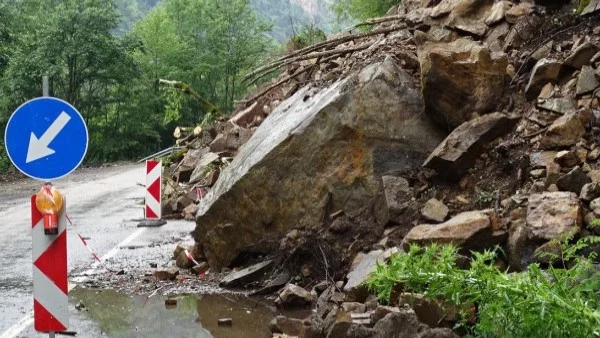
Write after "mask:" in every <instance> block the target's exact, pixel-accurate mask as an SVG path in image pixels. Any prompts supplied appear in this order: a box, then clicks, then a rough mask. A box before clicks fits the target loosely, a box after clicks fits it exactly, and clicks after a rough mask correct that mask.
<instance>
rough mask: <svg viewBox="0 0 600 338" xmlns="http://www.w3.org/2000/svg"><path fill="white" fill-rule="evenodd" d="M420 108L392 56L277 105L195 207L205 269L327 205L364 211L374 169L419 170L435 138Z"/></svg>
mask: <svg viewBox="0 0 600 338" xmlns="http://www.w3.org/2000/svg"><path fill="white" fill-rule="evenodd" d="M422 109H423V106H422V102H421V98H420V94H419V91H418V90H417V83H416V82H415V81H414V79H413V78H412V77H411V76H410V75H408V74H407V73H406V72H404V71H403V70H402V69H401V68H400V67H399V66H398V65H397V63H396V61H394V59H393V58H391V57H387V58H385V60H383V61H379V62H376V63H373V64H371V65H369V66H367V67H365V68H364V69H363V70H362V71H360V72H358V73H356V74H355V75H352V76H351V77H349V78H346V79H343V80H340V81H338V82H336V83H334V84H333V85H331V86H329V87H326V88H324V89H315V88H310V87H306V88H304V89H301V90H299V91H298V92H297V93H296V94H295V95H294V96H292V97H291V98H289V99H288V100H286V101H285V102H283V103H281V104H280V105H279V106H278V107H277V108H276V109H275V110H274V111H273V112H272V113H271V114H270V115H269V116H268V117H267V118H266V119H265V120H264V122H263V123H262V124H261V126H260V127H259V128H258V129H257V130H256V132H255V134H254V135H253V137H252V138H251V139H250V140H249V141H248V142H247V143H246V144H245V145H244V147H242V148H241V149H240V151H239V153H238V155H237V156H236V157H235V158H234V159H233V161H232V162H231V164H229V166H228V167H227V168H226V169H225V170H223V172H222V173H221V175H220V177H219V180H218V181H217V183H216V184H215V185H214V187H213V189H212V190H211V191H210V192H209V193H208V194H207V195H206V197H205V198H204V199H203V200H202V202H201V203H200V205H199V206H200V210H199V211H198V216H197V218H196V224H197V226H196V230H195V231H194V232H193V235H194V239H195V240H196V241H197V242H200V243H203V244H204V249H205V253H206V257H207V259H208V262H209V264H210V266H211V267H212V268H214V269H217V270H219V269H221V268H223V267H225V266H228V265H230V264H231V262H233V261H234V260H235V258H236V257H238V256H239V255H240V254H241V253H244V252H250V253H252V252H254V253H261V252H262V253H264V252H271V251H272V250H274V249H275V248H276V247H277V243H278V242H279V241H278V239H280V238H281V237H282V236H283V235H285V234H286V233H287V232H288V231H289V230H291V229H292V228H293V227H296V226H297V225H298V224H302V225H303V226H306V227H313V226H319V225H320V224H322V220H323V219H324V218H325V214H326V212H327V210H328V208H329V207H328V206H333V207H334V209H335V210H343V212H344V214H345V215H348V216H349V217H354V216H357V215H358V214H360V213H362V211H363V210H372V207H373V205H374V203H375V200H376V199H377V198H379V196H380V194H381V179H380V177H381V176H382V174H383V173H385V172H389V171H391V170H405V169H414V168H418V167H419V166H420V163H422V160H424V158H425V157H426V156H427V155H428V154H429V152H431V150H433V149H434V148H435V147H436V146H437V144H439V142H440V140H441V139H442V135H441V134H440V131H438V130H437V129H436V128H435V126H433V125H432V124H431V122H429V120H428V119H427V118H426V116H424V115H423V114H422ZM282 206H285V207H282Z"/></svg>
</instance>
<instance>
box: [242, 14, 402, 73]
mask: <svg viewBox="0 0 600 338" xmlns="http://www.w3.org/2000/svg"><path fill="white" fill-rule="evenodd" d="M403 28H404V27H398V26H396V27H389V28H384V29H378V30H374V31H371V32H364V33H359V34H350V35H345V36H342V37H339V38H337V39H333V40H328V41H323V42H320V43H317V44H314V45H312V46H308V47H305V48H302V49H300V50H297V51H295V52H293V53H290V54H288V55H285V56H282V57H280V58H279V59H277V60H275V61H274V62H272V63H270V64H268V65H265V66H263V67H259V68H257V69H255V70H254V71H252V72H251V73H250V74H248V75H246V76H244V78H243V79H242V81H244V82H246V81H248V80H249V79H252V78H254V77H255V76H256V75H257V74H259V73H264V72H265V71H267V70H269V69H276V67H274V65H280V64H281V63H283V62H284V61H286V60H290V59H292V60H296V59H298V57H299V56H300V55H305V54H307V53H312V52H314V51H316V50H319V49H321V48H331V47H335V46H338V45H341V44H342V43H345V42H348V41H352V40H356V39H362V38H365V37H369V36H373V35H380V34H387V33H391V32H395V31H397V30H400V29H403ZM313 54H315V53H313ZM309 55H312V54H309ZM317 57H318V56H317ZM312 58H314V57H309V58H308V59H312ZM304 60H306V59H304ZM269 73H270V72H269ZM267 74H268V73H267Z"/></svg>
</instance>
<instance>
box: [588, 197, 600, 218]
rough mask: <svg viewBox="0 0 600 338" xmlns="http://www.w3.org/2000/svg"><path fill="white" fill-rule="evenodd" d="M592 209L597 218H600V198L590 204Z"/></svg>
mask: <svg viewBox="0 0 600 338" xmlns="http://www.w3.org/2000/svg"><path fill="white" fill-rule="evenodd" d="M590 209H592V211H593V212H594V214H596V216H600V198H596V199H595V200H593V201H591V202H590Z"/></svg>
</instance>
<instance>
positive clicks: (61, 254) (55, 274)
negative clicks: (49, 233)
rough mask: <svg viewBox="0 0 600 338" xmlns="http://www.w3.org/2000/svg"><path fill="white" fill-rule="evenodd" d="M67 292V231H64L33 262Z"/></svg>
mask: <svg viewBox="0 0 600 338" xmlns="http://www.w3.org/2000/svg"><path fill="white" fill-rule="evenodd" d="M33 265H35V266H36V267H37V268H38V269H40V271H41V272H42V273H43V274H44V275H46V276H48V278H50V280H52V281H53V282H54V284H56V286H58V288H59V289H61V290H62V291H63V292H64V293H65V294H68V293H69V282H68V280H67V232H66V231H63V232H62V233H61V234H60V235H58V237H57V238H56V239H55V240H54V242H52V244H51V245H50V247H48V249H47V250H46V251H45V252H44V253H43V254H42V255H41V256H40V257H39V258H38V259H37V260H36V261H35V262H34V263H33Z"/></svg>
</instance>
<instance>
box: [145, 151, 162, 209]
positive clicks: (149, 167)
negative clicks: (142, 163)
mask: <svg viewBox="0 0 600 338" xmlns="http://www.w3.org/2000/svg"><path fill="white" fill-rule="evenodd" d="M161 189H162V164H161V162H160V161H158V160H148V161H146V216H145V218H146V219H161V217H162V207H161V195H162V192H161Z"/></svg>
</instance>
